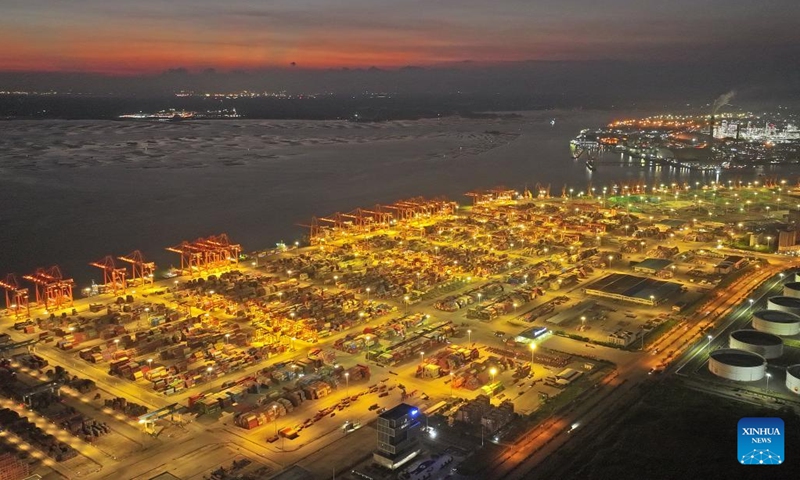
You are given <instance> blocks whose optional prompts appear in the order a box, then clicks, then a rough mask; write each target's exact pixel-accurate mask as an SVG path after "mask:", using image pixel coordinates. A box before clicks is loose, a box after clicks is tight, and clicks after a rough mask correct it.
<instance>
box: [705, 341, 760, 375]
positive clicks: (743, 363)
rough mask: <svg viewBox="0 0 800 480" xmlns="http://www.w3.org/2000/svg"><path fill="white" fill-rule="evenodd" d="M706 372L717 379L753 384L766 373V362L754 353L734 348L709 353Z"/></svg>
mask: <svg viewBox="0 0 800 480" xmlns="http://www.w3.org/2000/svg"><path fill="white" fill-rule="evenodd" d="M709 357H710V358H709V360H708V370H709V371H710V372H711V373H713V374H714V375H716V376H718V377H722V378H725V379H728V380H734V381H737V382H755V381H756V380H761V379H762V378H764V375H765V374H766V373H767V360H766V359H765V358H764V357H762V356H761V355H758V354H756V353H751V352H748V351H745V350H737V349H735V348H721V349H719V350H714V351H713V352H711V354H710V356H709Z"/></svg>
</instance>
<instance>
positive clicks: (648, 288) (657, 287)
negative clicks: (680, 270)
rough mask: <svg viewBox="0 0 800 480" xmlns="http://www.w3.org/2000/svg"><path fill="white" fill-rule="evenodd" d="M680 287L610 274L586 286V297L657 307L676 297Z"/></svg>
mask: <svg viewBox="0 0 800 480" xmlns="http://www.w3.org/2000/svg"><path fill="white" fill-rule="evenodd" d="M680 291H681V285H680V284H678V283H673V282H665V281H662V280H654V279H652V278H643V277H637V276H635V275H627V274H623V273H612V274H609V275H606V276H605V277H603V278H601V279H599V280H596V281H594V282H592V283H591V284H589V285H587V286H586V289H585V292H586V294H587V295H595V296H598V297H605V298H613V299H615V300H623V301H626V302H633V303H641V304H643V305H653V306H654V305H658V304H660V303H662V302H664V301H666V300H667V299H669V298H671V297H673V296H675V295H677V294H678V293H680Z"/></svg>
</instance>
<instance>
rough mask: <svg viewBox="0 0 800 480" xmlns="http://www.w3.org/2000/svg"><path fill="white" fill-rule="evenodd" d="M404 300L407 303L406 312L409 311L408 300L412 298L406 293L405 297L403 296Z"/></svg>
mask: <svg viewBox="0 0 800 480" xmlns="http://www.w3.org/2000/svg"><path fill="white" fill-rule="evenodd" d="M403 300H404V302H405V304H406V312H408V301H409V300H410V298H409V296H408V295H406V296H405V297H403Z"/></svg>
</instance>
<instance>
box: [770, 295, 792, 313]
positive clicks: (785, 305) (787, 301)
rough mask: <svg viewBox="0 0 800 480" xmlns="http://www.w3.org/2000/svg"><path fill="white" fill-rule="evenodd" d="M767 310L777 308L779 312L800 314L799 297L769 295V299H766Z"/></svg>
mask: <svg viewBox="0 0 800 480" xmlns="http://www.w3.org/2000/svg"><path fill="white" fill-rule="evenodd" d="M767 310H777V311H779V312H788V313H794V314H795V315H800V298H795V297H785V296H778V297H769V299H767Z"/></svg>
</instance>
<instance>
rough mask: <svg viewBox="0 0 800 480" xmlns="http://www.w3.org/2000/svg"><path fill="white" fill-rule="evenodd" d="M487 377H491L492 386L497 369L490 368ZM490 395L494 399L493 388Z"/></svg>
mask: <svg viewBox="0 0 800 480" xmlns="http://www.w3.org/2000/svg"><path fill="white" fill-rule="evenodd" d="M489 375H491V376H492V383H493V384H494V376H495V375H497V369H496V368H494V367H492V368H491V369H490V370H489ZM491 393H492V396H493V397H494V388H492V392H491Z"/></svg>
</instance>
